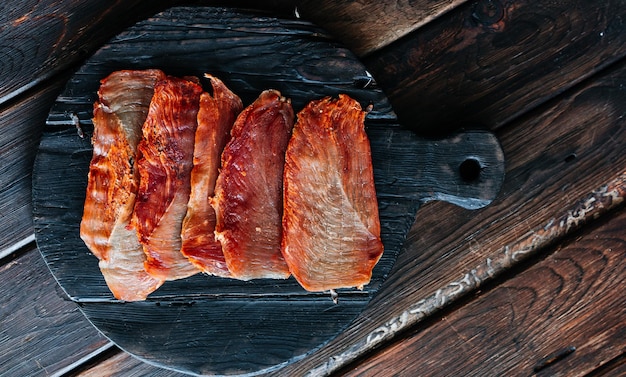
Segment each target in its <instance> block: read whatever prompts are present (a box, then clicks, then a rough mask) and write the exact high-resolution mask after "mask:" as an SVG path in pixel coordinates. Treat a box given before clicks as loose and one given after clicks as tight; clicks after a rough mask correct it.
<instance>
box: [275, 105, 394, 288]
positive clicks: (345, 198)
mask: <svg viewBox="0 0 626 377" xmlns="http://www.w3.org/2000/svg"><path fill="white" fill-rule="evenodd" d="M364 118H365V112H364V111H362V109H361V106H360V105H359V103H358V102H357V101H355V100H353V99H352V98H350V97H349V96H347V95H340V96H339V98H338V99H331V98H324V99H321V100H317V101H313V102H311V103H309V104H308V105H307V106H306V107H305V108H304V109H303V110H302V111H301V112H300V113H299V114H298V121H297V123H296V125H295V126H294V130H293V137H292V138H291V140H290V142H289V146H288V148H287V152H286V157H285V159H286V162H285V169H284V216H283V240H282V252H283V255H284V257H285V260H286V262H287V264H288V265H289V269H290V271H291V273H292V274H293V275H294V277H295V278H296V280H298V282H299V283H300V284H301V285H302V287H303V288H305V289H306V290H309V291H326V290H331V289H336V288H349V287H362V286H364V285H365V284H367V283H368V282H369V281H370V279H371V275H372V269H373V268H374V265H375V264H376V263H377V262H378V260H379V259H380V257H381V255H382V253H383V244H382V242H381V239H380V222H379V218H378V203H377V199H376V192H375V187H374V177H373V168H372V162H371V152H370V145H369V140H368V138H367V135H366V133H365V129H364Z"/></svg>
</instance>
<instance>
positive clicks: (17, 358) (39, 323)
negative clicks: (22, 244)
mask: <svg viewBox="0 0 626 377" xmlns="http://www.w3.org/2000/svg"><path fill="white" fill-rule="evenodd" d="M0 281H1V282H2V287H3V288H2V291H3V294H2V295H1V296H0V375H2V376H47V375H51V374H54V373H55V372H58V371H60V370H63V369H64V368H67V367H68V366H70V365H72V364H73V363H75V362H77V361H79V360H81V359H83V358H85V357H86V356H88V355H89V354H91V353H93V352H96V351H97V350H98V349H100V348H102V347H106V345H107V344H109V341H108V340H107V339H106V338H105V337H104V336H102V335H100V334H99V333H98V331H97V330H96V329H95V328H94V327H93V326H91V324H90V323H89V322H88V321H87V319H86V318H85V317H84V316H83V314H82V313H81V312H80V310H79V308H78V307H77V306H76V304H74V303H73V302H71V301H69V300H67V299H64V298H63V297H64V295H63V293H62V292H60V287H59V285H58V284H57V283H56V281H55V280H54V278H53V277H52V275H50V273H48V272H47V267H46V265H45V263H44V262H43V260H42V259H41V255H40V254H39V252H38V251H37V249H36V247H35V246H34V245H33V244H31V245H29V246H28V247H26V248H24V250H22V251H21V252H20V253H17V254H16V255H13V256H11V257H9V258H7V259H5V260H3V264H2V266H0ZM9 287H12V289H10V294H5V293H4V292H8V290H9Z"/></svg>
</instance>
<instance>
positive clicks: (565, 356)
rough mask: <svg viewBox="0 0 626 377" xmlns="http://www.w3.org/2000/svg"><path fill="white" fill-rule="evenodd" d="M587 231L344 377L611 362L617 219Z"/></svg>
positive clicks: (590, 367) (620, 325) (621, 276)
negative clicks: (433, 363) (435, 364)
mask: <svg viewBox="0 0 626 377" xmlns="http://www.w3.org/2000/svg"><path fill="white" fill-rule="evenodd" d="M589 228H590V229H588V230H586V231H584V232H582V233H581V234H578V235H577V236H576V237H575V238H574V237H573V238H570V239H568V240H567V241H566V242H564V243H561V244H560V245H558V248H557V249H556V250H555V251H554V252H553V253H551V254H550V255H549V256H547V257H546V258H545V259H543V260H541V261H539V262H538V263H537V264H535V265H533V266H531V267H530V268H528V269H527V270H525V271H523V272H520V273H519V274H518V275H516V276H515V277H513V278H511V279H508V280H505V281H503V282H502V283H501V284H498V285H496V286H495V287H489V288H488V290H487V291H486V292H481V293H480V294H479V295H478V296H476V297H474V298H471V299H470V300H469V302H468V303H466V304H465V305H463V307H461V308H459V309H458V310H455V311H452V312H450V313H446V314H445V315H444V316H442V317H440V316H437V317H434V318H432V319H431V320H430V323H431V325H430V326H424V328H420V329H419V330H417V332H416V333H415V334H411V335H409V336H408V337H406V338H405V339H403V340H401V341H398V342H396V343H395V344H393V346H390V347H387V348H385V349H384V350H383V351H381V352H379V353H375V354H373V355H371V357H369V358H368V359H367V360H364V361H363V362H362V363H360V365H356V366H353V367H352V368H350V369H349V370H347V371H346V373H345V375H346V376H376V377H379V376H380V377H382V376H415V375H420V376H494V375H506V376H530V375H533V374H536V375H537V376H571V377H573V376H586V375H588V374H589V373H591V372H592V371H594V370H595V369H596V368H598V367H602V366H603V365H604V364H605V363H607V362H609V361H611V360H613V359H615V358H617V357H619V356H620V355H622V354H623V353H624V351H625V350H626V336H625V335H626V321H624V319H625V318H626V292H625V291H624V287H626V232H625V231H624V230H625V229H626V210H623V209H622V210H621V211H620V213H619V214H617V215H616V217H612V218H610V219H607V221H606V222H604V223H602V224H601V225H600V226H598V227H595V226H594V227H589ZM426 360H428V361H429V362H433V361H435V360H436V363H437V364H438V365H437V366H436V367H434V366H432V365H428V364H426V363H423V362H424V361H426Z"/></svg>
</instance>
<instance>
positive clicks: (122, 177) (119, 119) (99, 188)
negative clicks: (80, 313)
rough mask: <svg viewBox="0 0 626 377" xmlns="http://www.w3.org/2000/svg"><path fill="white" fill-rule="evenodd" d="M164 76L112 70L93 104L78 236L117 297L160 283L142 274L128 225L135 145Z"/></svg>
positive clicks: (140, 295) (139, 294)
mask: <svg viewBox="0 0 626 377" xmlns="http://www.w3.org/2000/svg"><path fill="white" fill-rule="evenodd" d="M163 78H165V75H164V74H163V72H161V71H159V70H145V71H129V70H125V71H117V72H113V73H111V74H110V75H109V76H107V77H106V78H105V79H103V80H102V81H101V86H100V89H99V91H98V101H97V102H96V103H95V104H94V115H93V124H94V133H93V137H92V144H93V148H94V150H93V157H92V160H91V163H90V166H89V175H88V183H87V193H86V198H85V204H84V211H83V217H82V221H81V224H80V237H81V238H82V239H83V241H84V242H85V244H86V245H87V247H88V248H89V250H90V251H91V252H92V253H93V254H94V255H95V256H96V257H98V259H99V263H98V265H99V267H100V270H101V271H102V274H103V276H104V279H105V281H106V283H107V285H108V287H109V289H110V290H111V292H113V295H114V296H115V297H116V298H117V299H120V300H126V301H138V300H144V299H145V298H146V297H147V295H148V294H150V293H152V292H153V291H154V290H156V289H157V288H158V287H159V286H160V285H161V284H162V283H163V280H161V279H156V278H154V277H152V276H151V275H149V274H147V273H146V271H145V269H144V262H145V261H146V257H145V254H144V252H143V249H142V247H141V244H140V243H139V241H138V240H137V235H136V233H135V231H134V230H132V229H129V228H128V225H129V223H130V220H131V215H132V211H133V207H134V205H135V198H136V194H137V185H138V178H139V176H138V174H137V170H136V168H135V158H136V152H137V144H138V142H139V140H140V138H141V127H142V125H143V123H144V121H145V119H146V115H147V113H148V107H149V104H150V100H151V98H152V94H153V91H154V85H155V84H156V82H157V81H159V80H162V79H163Z"/></svg>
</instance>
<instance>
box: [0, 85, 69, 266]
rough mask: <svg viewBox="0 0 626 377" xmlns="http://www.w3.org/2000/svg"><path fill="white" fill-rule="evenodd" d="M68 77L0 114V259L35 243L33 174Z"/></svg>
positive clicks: (3, 110) (6, 108)
mask: <svg viewBox="0 0 626 377" xmlns="http://www.w3.org/2000/svg"><path fill="white" fill-rule="evenodd" d="M66 78H67V76H61V77H60V78H59V80H56V81H54V82H51V83H50V85H49V86H47V87H45V88H42V89H41V90H39V91H37V92H34V93H32V94H31V95H30V96H29V97H28V98H25V99H23V100H22V101H18V102H16V103H13V104H11V106H9V107H5V108H4V109H2V110H0V130H2V131H1V132H0V187H1V188H2V189H1V191H0V256H6V255H8V254H9V253H10V252H12V251H15V250H16V248H15V247H13V246H14V245H15V244H16V243H19V242H20V241H22V240H28V239H30V240H31V241H32V239H31V238H32V237H31V236H32V235H33V232H34V229H33V219H32V211H33V208H32V204H31V194H30V192H31V187H32V186H31V180H32V177H31V172H32V167H33V162H34V160H35V154H36V151H37V146H38V145H39V139H40V137H41V132H42V130H43V127H42V126H43V124H44V123H45V120H46V116H47V114H48V111H49V110H50V106H52V104H53V103H54V99H55V98H56V96H57V95H58V94H59V92H60V91H61V89H62V87H63V84H64V80H63V79H66Z"/></svg>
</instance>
